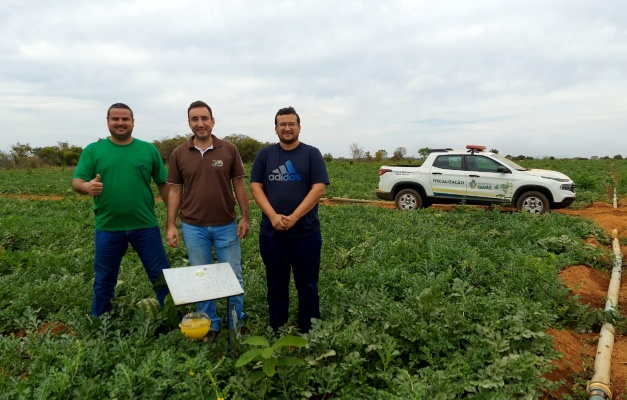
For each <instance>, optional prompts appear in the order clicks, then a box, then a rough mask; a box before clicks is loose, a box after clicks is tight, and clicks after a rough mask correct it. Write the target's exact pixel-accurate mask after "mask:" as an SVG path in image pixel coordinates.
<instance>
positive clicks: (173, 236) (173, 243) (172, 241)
mask: <svg viewBox="0 0 627 400" xmlns="http://www.w3.org/2000/svg"><path fill="white" fill-rule="evenodd" d="M166 235H167V236H168V244H169V245H170V247H175V248H176V247H179V241H180V239H179V230H178V229H176V226H169V227H168V228H167V229H166Z"/></svg>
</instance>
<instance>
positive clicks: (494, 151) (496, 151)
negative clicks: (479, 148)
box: [490, 149, 499, 154]
mask: <svg viewBox="0 0 627 400" xmlns="http://www.w3.org/2000/svg"><path fill="white" fill-rule="evenodd" d="M490 153H494V154H499V151H498V150H497V149H490Z"/></svg>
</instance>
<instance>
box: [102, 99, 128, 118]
mask: <svg viewBox="0 0 627 400" xmlns="http://www.w3.org/2000/svg"><path fill="white" fill-rule="evenodd" d="M114 108H121V109H123V110H129V111H130V112H131V118H135V117H133V110H131V107H129V106H127V105H126V104H124V103H115V104H112V105H111V107H109V109H108V110H107V119H109V115H110V114H111V110H112V109H114Z"/></svg>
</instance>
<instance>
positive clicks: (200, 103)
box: [187, 100, 213, 119]
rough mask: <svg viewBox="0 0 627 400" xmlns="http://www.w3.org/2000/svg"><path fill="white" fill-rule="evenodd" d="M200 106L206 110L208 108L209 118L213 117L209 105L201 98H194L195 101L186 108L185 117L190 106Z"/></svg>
mask: <svg viewBox="0 0 627 400" xmlns="http://www.w3.org/2000/svg"><path fill="white" fill-rule="evenodd" d="M201 107H204V108H206V109H207V110H209V115H211V119H213V111H211V107H209V105H208V104H207V103H205V102H204V101H202V100H196V101H195V102H193V103H192V104H190V105H189V107H188V108H187V118H189V111H190V110H191V109H192V108H201Z"/></svg>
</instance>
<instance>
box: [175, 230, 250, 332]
mask: <svg viewBox="0 0 627 400" xmlns="http://www.w3.org/2000/svg"><path fill="white" fill-rule="evenodd" d="M181 232H182V233H183V242H185V247H186V248H187V255H188V257H189V264H190V265H192V266H194V265H206V264H213V253H212V249H213V250H215V253H216V257H217V258H218V262H220V263H224V262H228V263H229V264H231V268H233V272H235V276H236V277H237V280H238V281H239V284H240V286H241V287H242V289H244V279H243V278H242V250H241V247H240V239H239V236H237V224H236V223H235V221H233V222H231V223H230V224H226V225H218V226H198V225H190V224H186V223H185V222H181ZM228 301H229V303H228V304H229V306H230V307H234V308H235V313H236V315H237V320H238V321H241V320H242V318H244V316H245V314H244V312H243V311H242V308H243V307H244V295H243V294H241V295H239V296H232V297H229V298H228ZM196 309H197V310H198V311H203V312H205V313H206V314H207V315H208V316H209V318H210V319H211V330H212V331H216V332H217V331H219V330H220V323H221V322H222V319H221V318H220V317H218V313H217V311H216V302H215V300H210V301H203V302H200V303H198V304H196ZM234 327H235V324H234V321H233V322H231V327H230V328H231V329H234Z"/></svg>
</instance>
